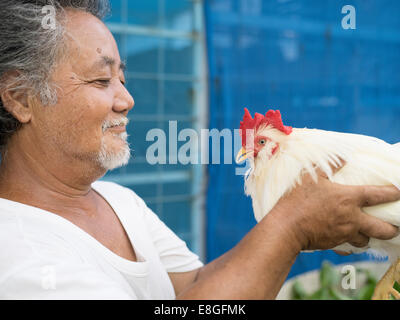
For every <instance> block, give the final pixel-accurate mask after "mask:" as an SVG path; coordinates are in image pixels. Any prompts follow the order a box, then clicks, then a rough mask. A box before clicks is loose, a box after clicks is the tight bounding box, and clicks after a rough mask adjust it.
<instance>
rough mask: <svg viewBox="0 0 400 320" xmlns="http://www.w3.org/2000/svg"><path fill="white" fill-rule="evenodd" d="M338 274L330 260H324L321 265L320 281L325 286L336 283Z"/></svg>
mask: <svg viewBox="0 0 400 320" xmlns="http://www.w3.org/2000/svg"><path fill="white" fill-rule="evenodd" d="M337 279H338V277H337V274H336V272H335V270H334V269H333V267H332V265H331V264H330V263H329V262H324V263H323V264H322V267H321V271H320V275H319V281H320V283H321V286H322V287H323V288H327V287H331V286H334V285H336V282H337Z"/></svg>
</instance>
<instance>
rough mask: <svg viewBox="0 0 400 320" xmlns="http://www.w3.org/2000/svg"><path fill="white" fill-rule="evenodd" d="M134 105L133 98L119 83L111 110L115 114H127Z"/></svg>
mask: <svg viewBox="0 0 400 320" xmlns="http://www.w3.org/2000/svg"><path fill="white" fill-rule="evenodd" d="M134 105H135V101H134V100H133V97H132V96H131V94H130V93H129V91H128V90H127V89H126V87H125V86H124V85H123V84H122V83H121V84H120V85H119V88H118V92H117V94H116V96H115V101H114V105H113V110H114V111H115V112H122V113H128V112H129V111H130V110H131V109H132V108H133V106H134Z"/></svg>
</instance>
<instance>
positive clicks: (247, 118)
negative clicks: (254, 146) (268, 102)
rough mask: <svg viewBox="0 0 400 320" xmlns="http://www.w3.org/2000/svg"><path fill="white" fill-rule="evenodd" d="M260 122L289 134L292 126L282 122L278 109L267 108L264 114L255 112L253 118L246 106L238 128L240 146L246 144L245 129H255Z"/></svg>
mask: <svg viewBox="0 0 400 320" xmlns="http://www.w3.org/2000/svg"><path fill="white" fill-rule="evenodd" d="M262 124H265V125H267V126H268V125H271V126H272V127H274V128H275V129H278V130H279V131H281V132H283V133H284V134H287V135H289V134H290V133H291V132H292V127H288V126H284V125H283V122H282V117H281V112H280V111H279V110H269V111H268V112H267V113H266V114H265V116H263V115H262V114H261V113H256V114H255V115H254V119H253V118H252V117H251V114H250V112H249V110H247V108H244V116H243V121H240V129H241V130H242V133H241V134H242V146H243V147H245V146H246V130H247V129H251V130H257V129H258V128H259V127H260V126H261V125H262Z"/></svg>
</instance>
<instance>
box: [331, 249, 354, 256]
mask: <svg viewBox="0 0 400 320" xmlns="http://www.w3.org/2000/svg"><path fill="white" fill-rule="evenodd" d="M333 251H334V252H335V253H337V254H340V255H341V256H349V255H351V253H350V252H346V251H340V250H333Z"/></svg>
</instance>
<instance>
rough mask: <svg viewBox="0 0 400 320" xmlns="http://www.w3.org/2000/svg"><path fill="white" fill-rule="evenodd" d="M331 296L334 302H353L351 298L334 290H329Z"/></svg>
mask: <svg viewBox="0 0 400 320" xmlns="http://www.w3.org/2000/svg"><path fill="white" fill-rule="evenodd" d="M329 290H330V294H331V296H332V297H333V298H334V299H335V300H353V299H352V298H350V297H348V296H346V295H345V294H343V293H341V292H340V291H338V290H336V289H335V288H329Z"/></svg>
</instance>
